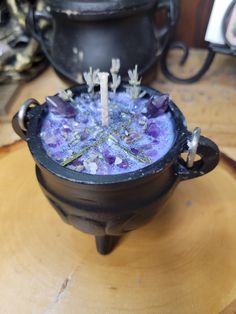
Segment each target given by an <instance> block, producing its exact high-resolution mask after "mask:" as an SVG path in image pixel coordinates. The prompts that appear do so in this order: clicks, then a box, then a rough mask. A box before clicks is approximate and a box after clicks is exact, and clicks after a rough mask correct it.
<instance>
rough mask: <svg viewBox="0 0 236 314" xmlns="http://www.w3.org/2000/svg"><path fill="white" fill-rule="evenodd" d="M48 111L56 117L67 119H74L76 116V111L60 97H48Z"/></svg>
mask: <svg viewBox="0 0 236 314" xmlns="http://www.w3.org/2000/svg"><path fill="white" fill-rule="evenodd" d="M46 103H47V105H48V109H49V111H50V112H52V113H53V114H55V115H59V116H61V117H65V118H73V117H74V116H75V115H76V109H75V108H74V107H73V106H72V105H71V104H70V102H68V101H64V100H63V99H61V98H60V97H58V96H49V97H46Z"/></svg>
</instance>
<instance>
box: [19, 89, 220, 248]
mask: <svg viewBox="0 0 236 314" xmlns="http://www.w3.org/2000/svg"><path fill="white" fill-rule="evenodd" d="M121 88H123V87H121ZM142 89H143V90H145V91H146V92H147V93H149V94H150V95H156V94H158V95H160V93H159V92H157V91H156V90H153V89H151V88H148V87H142ZM85 90H86V87H85V85H81V86H77V87H74V88H72V91H73V93H75V94H77V93H78V94H79V93H81V92H82V91H85ZM33 102H36V101H33V100H29V101H28V104H30V103H33ZM25 108H26V107H25ZM46 109H47V108H46V105H45V104H43V105H40V106H36V107H34V108H30V107H29V108H28V111H26V110H25V113H26V118H25V120H24V123H25V124H26V129H27V130H25V131H24V130H22V123H21V122H22V121H20V120H21V119H22V116H21V117H19V115H18V114H16V115H15V117H14V118H13V127H14V129H15V131H16V132H17V133H18V134H19V135H20V136H21V137H22V138H23V139H25V140H26V141H27V143H28V146H29V149H30V151H31V154H32V156H33V158H34V160H35V162H36V175H37V179H38V181H39V183H40V186H41V188H42V190H43V192H44V194H45V195H46V197H47V198H48V200H49V201H50V203H51V204H52V206H53V207H54V208H55V209H56V211H57V212H58V214H59V215H60V216H61V218H62V219H63V220H64V221H65V222H67V223H69V224H71V225H73V226H74V227H76V228H78V229H80V230H81V231H84V232H87V233H90V234H93V235H95V237H96V242H97V249H98V251H99V252H100V253H103V254H105V253H108V252H110V251H111V249H112V246H113V243H112V241H113V239H115V238H116V237H118V236H120V235H122V234H124V233H126V232H128V231H131V230H134V229H136V228H138V227H140V226H142V225H143V224H145V223H146V222H147V221H148V220H149V219H150V218H151V217H152V216H153V215H155V214H156V212H157V211H158V210H159V209H160V208H161V207H162V206H163V203H164V202H165V201H166V200H167V198H168V197H169V196H170V194H171V193H172V191H173V190H174V188H175V187H176V185H177V184H178V183H179V182H180V181H182V180H188V179H191V178H195V177H198V176H202V175H204V174H206V173H207V172H209V171H211V170H212V169H213V168H215V166H216V165H217V163H218V161H219V150H218V147H217V146H216V144H215V143H213V142H212V141H211V140H209V139H207V138H205V137H203V136H201V137H200V139H199V144H198V148H197V154H198V155H200V156H201V160H199V161H196V162H194V164H193V166H192V167H191V168H189V167H188V166H187V164H186V162H185V161H184V160H183V159H182V158H181V153H183V152H185V151H188V149H189V146H188V145H187V141H191V139H192V134H191V133H190V132H189V131H188V130H187V128H186V122H185V119H184V116H183V115H182V113H181V112H180V110H179V109H178V108H177V107H176V105H175V104H174V103H173V102H171V103H170V108H169V110H170V111H171V113H172V115H173V121H174V127H175V130H176V138H175V142H174V144H173V146H172V148H171V149H170V150H169V152H168V153H167V154H166V155H165V156H164V157H163V158H162V159H161V160H159V161H157V162H155V163H153V164H152V165H150V166H147V167H145V168H143V169H141V170H137V171H134V172H129V173H125V174H120V175H105V176H102V175H91V174H83V173H78V172H76V171H73V170H70V169H66V168H64V167H62V166H60V165H59V164H57V163H55V162H54V161H52V160H51V159H50V158H49V157H48V156H47V154H46V152H45V151H44V149H43V147H42V143H41V140H40V136H39V131H40V127H41V120H42V117H43V116H44V114H45V112H46ZM19 118H20V119H19ZM193 144H194V143H193Z"/></svg>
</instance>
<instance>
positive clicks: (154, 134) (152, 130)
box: [146, 123, 160, 138]
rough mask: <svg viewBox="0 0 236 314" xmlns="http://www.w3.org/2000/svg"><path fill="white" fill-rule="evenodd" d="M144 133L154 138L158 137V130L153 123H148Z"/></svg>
mask: <svg viewBox="0 0 236 314" xmlns="http://www.w3.org/2000/svg"><path fill="white" fill-rule="evenodd" d="M146 133H147V134H148V135H150V136H152V137H154V138H156V137H158V136H159V135H160V129H159V128H158V126H157V125H156V124H155V123H150V124H149V126H148V127H147V130H146Z"/></svg>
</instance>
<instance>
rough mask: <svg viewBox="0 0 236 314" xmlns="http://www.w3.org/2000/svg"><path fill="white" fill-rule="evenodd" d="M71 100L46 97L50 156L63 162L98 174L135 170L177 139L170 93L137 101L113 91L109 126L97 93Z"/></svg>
mask: <svg viewBox="0 0 236 314" xmlns="http://www.w3.org/2000/svg"><path fill="white" fill-rule="evenodd" d="M72 100H73V101H70V100H67V101H66V100H63V99H61V98H60V97H59V96H52V97H47V98H46V103H47V106H48V114H47V115H46V117H45V118H44V120H43V123H42V127H41V132H40V136H41V140H42V144H43V147H44V149H45V151H46V152H47V154H48V156H49V157H50V158H51V159H52V160H54V161H55V162H57V163H59V164H60V165H61V166H63V167H67V168H69V169H72V170H75V171H78V172H82V173H89V174H99V175H114V174H121V173H126V172H131V171H135V170H138V169H141V168H144V167H146V166H148V165H150V164H152V163H153V162H156V161H158V160H159V159H161V158H162V157H163V156H164V155H165V154H166V153H167V152H168V151H169V149H170V148H171V146H172V144H173V141H174V136H175V135H174V130H173V123H172V118H171V113H170V112H169V111H168V106H169V101H170V100H169V96H168V95H161V96H151V97H150V96H148V95H146V96H145V97H144V98H138V99H136V100H133V99H131V98H130V96H129V95H128V94H127V93H126V92H118V93H112V92H110V93H109V126H108V127H102V124H101V103H100V93H99V92H97V93H93V94H92V93H90V94H89V93H82V94H80V95H74V97H73V99H72Z"/></svg>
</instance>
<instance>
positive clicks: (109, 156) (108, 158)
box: [103, 150, 116, 165]
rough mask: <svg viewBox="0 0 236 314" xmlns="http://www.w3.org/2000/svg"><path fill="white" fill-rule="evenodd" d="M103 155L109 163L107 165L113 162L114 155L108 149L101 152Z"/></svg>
mask: <svg viewBox="0 0 236 314" xmlns="http://www.w3.org/2000/svg"><path fill="white" fill-rule="evenodd" d="M103 157H104V159H105V160H106V162H107V163H109V165H112V164H114V162H115V160H116V157H115V156H113V155H111V154H110V152H109V151H108V150H105V151H104V152H103Z"/></svg>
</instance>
